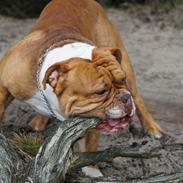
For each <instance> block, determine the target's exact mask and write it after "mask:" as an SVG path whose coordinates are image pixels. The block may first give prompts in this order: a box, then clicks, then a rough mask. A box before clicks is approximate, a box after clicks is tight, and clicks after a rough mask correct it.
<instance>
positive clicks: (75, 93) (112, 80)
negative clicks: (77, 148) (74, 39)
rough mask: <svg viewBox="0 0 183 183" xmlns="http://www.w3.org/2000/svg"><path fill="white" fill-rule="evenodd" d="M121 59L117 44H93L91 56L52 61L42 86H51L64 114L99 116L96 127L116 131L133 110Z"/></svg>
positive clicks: (128, 118)
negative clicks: (99, 45) (100, 45)
mask: <svg viewBox="0 0 183 183" xmlns="http://www.w3.org/2000/svg"><path fill="white" fill-rule="evenodd" d="M122 61H123V59H122V55H121V52H120V50H119V49H117V48H95V49H94V50H93V52H92V60H87V59H82V58H72V59H69V60H66V61H62V62H58V63H56V64H54V65H52V66H51V67H50V68H48V70H47V71H46V74H45V77H44V80H43V86H44V88H46V84H47V83H48V84H49V85H50V86H51V87H53V89H54V92H55V93H56V95H57V96H58V99H59V102H60V107H61V109H62V111H63V112H64V115H65V117H66V118H69V117H74V116H83V117H99V118H101V119H102V120H103V122H102V123H100V124H99V125H98V126H97V128H98V129H102V130H103V131H105V132H116V131H118V130H119V129H120V128H125V127H126V126H128V124H129V122H130V121H131V117H132V116H133V114H134V110H135V109H134V108H135V107H134V103H133V99H132V96H131V94H130V92H129V91H128V89H127V84H126V75H125V72H124V70H123V69H122V68H121V62H122Z"/></svg>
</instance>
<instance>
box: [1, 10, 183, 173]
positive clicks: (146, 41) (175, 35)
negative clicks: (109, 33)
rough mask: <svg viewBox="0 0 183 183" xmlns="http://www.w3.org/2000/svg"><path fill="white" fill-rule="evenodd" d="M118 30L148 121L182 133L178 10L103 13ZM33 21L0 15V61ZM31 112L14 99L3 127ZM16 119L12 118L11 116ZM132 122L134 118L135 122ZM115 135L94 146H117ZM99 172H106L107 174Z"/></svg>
mask: <svg viewBox="0 0 183 183" xmlns="http://www.w3.org/2000/svg"><path fill="white" fill-rule="evenodd" d="M107 13H108V16H109V18H110V19H111V20H112V21H113V23H114V24H115V25H116V26H117V27H118V28H119V30H120V33H121V35H122V37H123V39H124V42H125V45H126V47H127V50H128V52H129V56H130V58H131V61H132V64H133V66H134V70H135V72H136V77H137V83H138V87H139V90H140V93H141V95H142V96H143V98H144V100H145V103H146V104H147V106H148V107H149V109H150V111H151V112H152V114H153V116H154V118H155V119H156V120H157V121H158V122H159V123H160V125H161V126H162V127H163V128H164V129H165V130H167V131H168V132H173V133H180V132H181V131H182V130H183V78H182V77H183V75H182V74H183V61H182V58H183V16H182V14H181V11H180V9H177V10H173V11H171V12H168V13H160V14H159V15H153V14H150V13H149V10H147V11H143V12H142V11H141V10H140V9H139V10H138V11H135V12H134V11H133V10H128V11H122V10H116V9H108V10H107ZM34 22H35V20H34V19H24V20H18V19H13V18H7V17H3V16H0V57H1V56H2V55H3V53H5V51H6V50H7V49H8V48H9V47H10V45H12V43H14V42H16V41H17V40H20V39H21V38H22V37H23V36H24V35H25V34H26V33H28V31H29V30H30V28H31V25H32V24H33V23H34ZM33 114H34V112H33V110H30V108H29V107H28V106H26V105H25V104H20V102H18V101H14V102H13V104H11V105H10V106H9V107H8V110H7V112H6V117H5V119H4V122H5V123H4V124H5V125H6V124H9V125H10V124H11V125H13V126H14V125H17V126H22V125H24V126H25V124H26V123H27V121H28V120H30V118H31V117H32V115H33ZM15 117H16V118H15ZM134 121H135V122H137V123H138V120H137V119H135V120H134ZM122 133H123V132H121V134H118V135H116V136H111V135H109V136H102V140H101V144H100V148H102V149H103V148H104V147H107V146H110V145H114V144H115V143H118V144H120V139H121V138H123V135H122ZM103 171H104V174H107V172H108V170H106V172H105V168H104V170H103Z"/></svg>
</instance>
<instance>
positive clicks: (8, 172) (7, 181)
mask: <svg viewBox="0 0 183 183" xmlns="http://www.w3.org/2000/svg"><path fill="white" fill-rule="evenodd" d="M29 160H30V159H29V157H28V156H26V154H25V153H23V152H21V151H20V150H19V149H18V148H16V147H15V146H13V145H12V144H10V143H9V141H8V140H7V139H6V138H5V137H4V136H3V135H2V134H0V182H3V183H17V182H20V181H21V180H22V179H23V177H24V176H25V175H24V173H25V171H24V169H25V165H26V164H27V162H28V161H29Z"/></svg>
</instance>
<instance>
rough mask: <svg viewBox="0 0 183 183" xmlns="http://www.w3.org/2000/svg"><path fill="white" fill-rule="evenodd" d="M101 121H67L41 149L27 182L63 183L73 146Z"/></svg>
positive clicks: (76, 119)
mask: <svg viewBox="0 0 183 183" xmlns="http://www.w3.org/2000/svg"><path fill="white" fill-rule="evenodd" d="M98 122H99V119H81V118H75V119H73V120H66V121H64V123H63V124H61V125H60V127H59V128H58V130H57V131H56V133H55V134H54V135H53V137H51V138H50V139H49V140H48V141H47V142H46V143H44V144H43V146H42V147H41V148H40V150H39V152H38V154H37V156H36V158H35V161H34V162H33V164H32V166H31V168H30V172H29V173H28V177H27V180H28V181H29V182H36V183H48V182H49V183H51V182H54V183H57V182H61V181H62V182H63V181H64V178H65V174H66V172H67V171H68V168H69V165H70V164H71V161H72V160H73V159H72V158H71V155H72V152H71V149H70V148H71V145H72V144H73V142H74V141H75V140H77V139H78V138H79V137H80V136H81V135H82V134H83V133H84V132H85V131H86V130H87V129H89V128H92V127H94V126H95V125H96V124H97V123H98Z"/></svg>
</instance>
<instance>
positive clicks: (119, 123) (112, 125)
mask: <svg viewBox="0 0 183 183" xmlns="http://www.w3.org/2000/svg"><path fill="white" fill-rule="evenodd" d="M129 122H130V118H122V119H108V120H107V121H104V122H102V123H100V124H99V125H97V126H96V128H97V129H99V130H101V131H102V132H104V133H114V132H118V131H119V130H120V129H123V128H126V127H127V126H128V124H129Z"/></svg>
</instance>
